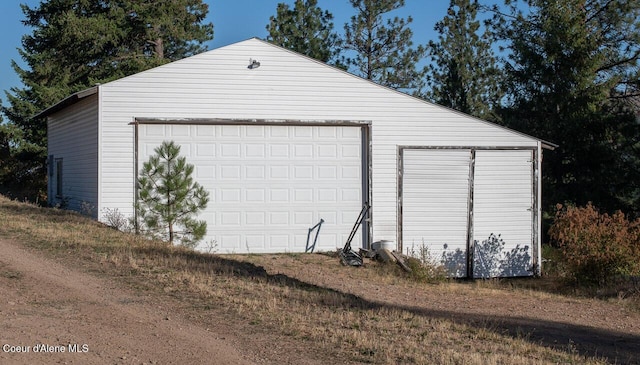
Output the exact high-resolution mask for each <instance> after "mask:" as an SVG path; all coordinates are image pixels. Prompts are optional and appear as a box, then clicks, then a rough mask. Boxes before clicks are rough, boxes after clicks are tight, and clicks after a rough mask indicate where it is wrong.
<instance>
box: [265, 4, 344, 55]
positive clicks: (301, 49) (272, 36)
mask: <svg viewBox="0 0 640 365" xmlns="http://www.w3.org/2000/svg"><path fill="white" fill-rule="evenodd" d="M332 20H333V14H331V13H330V12H328V11H323V10H322V9H321V8H320V7H318V1H317V0H296V2H295V3H294V6H293V9H291V8H290V7H289V5H288V4H287V3H279V4H278V7H277V10H276V15H275V16H271V18H270V21H269V25H267V31H269V36H267V40H268V41H269V42H272V43H274V44H277V45H279V46H281V47H284V48H287V49H290V50H293V51H296V52H298V53H302V54H304V55H307V56H309V57H311V58H315V59H317V60H320V61H322V62H325V63H334V64H336V63H338V57H339V54H340V49H339V46H340V39H339V37H338V35H337V34H336V33H335V32H334V31H333V23H332V22H331V21H332Z"/></svg>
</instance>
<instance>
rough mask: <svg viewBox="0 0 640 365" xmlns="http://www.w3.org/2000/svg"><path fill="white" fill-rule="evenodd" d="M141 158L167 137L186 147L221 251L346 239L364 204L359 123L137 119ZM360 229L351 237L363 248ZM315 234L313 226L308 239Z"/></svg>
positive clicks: (330, 246) (337, 243)
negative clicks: (202, 122)
mask: <svg viewBox="0 0 640 365" xmlns="http://www.w3.org/2000/svg"><path fill="white" fill-rule="evenodd" d="M138 128H139V137H138V138H139V142H138V150H139V157H138V164H139V167H140V166H141V165H142V163H143V162H144V161H146V160H148V158H149V156H151V155H152V154H153V153H154V152H153V150H154V149H155V148H156V147H157V146H158V145H160V144H161V143H162V142H163V141H165V140H173V141H174V142H176V143H177V144H179V145H180V146H181V154H182V155H183V156H185V157H186V158H187V162H188V163H191V164H193V165H195V179H196V181H198V183H200V184H201V185H203V186H204V187H205V188H206V189H207V190H208V191H209V192H210V202H209V205H208V208H207V210H206V211H205V212H204V213H202V214H201V215H200V219H205V220H206V221H207V224H208V235H207V237H206V238H205V240H204V241H203V243H202V244H201V246H200V248H205V247H206V246H208V245H209V242H210V241H212V240H214V241H215V242H216V244H217V252H220V253H274V252H304V251H305V249H306V247H307V237H308V233H309V228H311V227H313V226H315V225H316V224H317V223H319V222H320V221H321V220H323V221H324V223H323V224H322V225H321V226H320V231H319V234H318V238H317V243H316V247H315V249H316V251H319V250H325V251H326V250H335V249H336V247H341V246H343V245H344V243H345V241H346V239H347V237H348V236H349V233H350V231H351V228H352V226H353V224H354V222H355V221H356V218H357V217H358V213H359V212H360V209H361V206H362V189H363V184H362V181H363V179H362V175H363V173H362V138H361V128H360V127H354V126H299V125H296V126H292V125H191V124H190V125H182V124H141V125H139V127H138ZM361 237H362V235H361V233H358V235H357V236H356V238H355V239H354V241H353V244H352V245H353V246H354V247H360V245H361V243H362V238H361ZM314 238H315V231H314V232H313V234H312V235H311V241H313V239H314Z"/></svg>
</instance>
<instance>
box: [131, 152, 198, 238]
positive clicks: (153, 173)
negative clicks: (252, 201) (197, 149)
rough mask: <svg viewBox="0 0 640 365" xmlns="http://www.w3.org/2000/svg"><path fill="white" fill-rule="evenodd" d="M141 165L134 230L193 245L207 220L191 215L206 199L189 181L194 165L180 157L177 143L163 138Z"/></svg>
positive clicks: (191, 180) (196, 211)
mask: <svg viewBox="0 0 640 365" xmlns="http://www.w3.org/2000/svg"><path fill="white" fill-rule="evenodd" d="M154 152H155V155H153V156H151V157H150V158H149V161H147V162H145V163H144V164H143V166H142V171H141V172H140V176H139V177H138V200H137V203H136V215H137V218H138V219H137V222H136V223H137V226H138V227H137V228H138V231H139V232H141V233H143V234H145V235H148V236H150V237H154V238H160V239H163V240H165V241H168V242H169V243H170V244H174V243H179V244H181V245H183V246H187V247H194V246H195V245H196V244H197V243H198V241H200V240H201V239H202V238H203V237H204V235H205V234H206V233H207V222H206V221H202V220H200V221H199V220H196V219H194V216H195V215H196V214H197V213H198V212H199V211H201V210H204V209H205V208H206V207H207V204H208V203H209V193H208V192H207V191H206V190H205V189H204V188H203V187H202V186H200V184H198V183H197V182H194V181H193V178H192V177H191V175H192V174H193V170H194V166H193V165H191V164H188V163H187V160H186V158H185V157H180V146H179V145H176V144H175V143H174V142H173V141H171V142H168V141H165V142H163V143H162V144H161V145H160V146H159V147H157V148H156V149H155V150H154Z"/></svg>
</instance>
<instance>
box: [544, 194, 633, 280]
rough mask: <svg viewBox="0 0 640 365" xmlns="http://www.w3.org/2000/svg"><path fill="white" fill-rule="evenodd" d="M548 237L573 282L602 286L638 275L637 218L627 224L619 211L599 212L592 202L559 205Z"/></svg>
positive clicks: (626, 220)
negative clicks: (557, 250) (559, 253)
mask: <svg viewBox="0 0 640 365" xmlns="http://www.w3.org/2000/svg"><path fill="white" fill-rule="evenodd" d="M549 235H550V237H551V239H552V240H553V241H555V243H556V244H557V245H558V247H559V248H560V251H561V253H562V257H563V260H564V261H565V264H566V268H567V271H568V274H569V275H571V276H572V277H573V279H575V280H576V281H579V282H586V283H598V284H601V285H602V284H604V283H607V282H611V280H612V279H614V278H617V277H627V276H637V275H640V219H637V220H635V221H629V220H628V219H627V218H626V217H625V215H624V214H623V213H622V212H620V211H617V212H615V213H614V214H612V215H609V214H606V213H600V212H599V211H598V210H597V209H596V208H595V207H594V206H593V205H591V203H589V204H588V205H587V206H585V207H574V206H567V207H563V206H562V205H560V204H559V205H558V206H557V212H556V216H555V221H554V223H553V225H552V226H551V228H550V230H549Z"/></svg>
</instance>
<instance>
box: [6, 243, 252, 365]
mask: <svg viewBox="0 0 640 365" xmlns="http://www.w3.org/2000/svg"><path fill="white" fill-rule="evenodd" d="M0 293H1V295H0V346H2V347H1V348H0V364H250V363H252V361H250V360H249V359H248V357H247V355H246V354H245V355H243V354H242V353H240V352H239V351H238V350H237V343H236V342H235V340H234V339H233V338H231V337H230V336H229V335H228V334H220V333H216V331H215V330H214V329H210V328H203V327H201V326H198V325H197V324H193V323H190V322H188V321H186V320H184V319H182V318H181V317H180V316H179V315H176V314H175V306H173V304H172V303H167V302H165V301H159V300H158V299H157V298H154V297H152V296H149V297H142V298H141V297H140V296H139V295H136V294H134V293H132V292H131V291H129V290H126V289H123V288H122V287H121V286H119V285H117V284H116V283H114V282H112V281H109V280H105V279H101V278H98V277H95V276H92V275H90V274H86V273H83V272H81V271H78V270H74V269H70V268H68V267H65V266H63V265H60V264H58V263H56V262H53V261H52V260H50V259H47V258H43V257H42V256H40V255H39V254H37V253H34V252H31V251H30V250H27V249H24V248H22V247H20V246H19V245H17V244H15V243H12V242H9V241H6V240H2V239H0Z"/></svg>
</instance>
